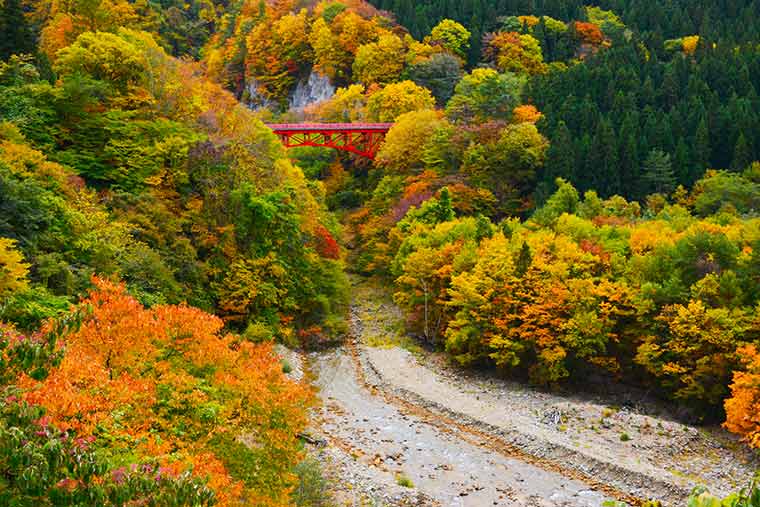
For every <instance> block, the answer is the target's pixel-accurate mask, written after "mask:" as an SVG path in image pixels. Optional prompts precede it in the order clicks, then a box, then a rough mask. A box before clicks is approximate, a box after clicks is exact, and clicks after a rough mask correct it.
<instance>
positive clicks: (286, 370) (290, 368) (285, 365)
mask: <svg viewBox="0 0 760 507" xmlns="http://www.w3.org/2000/svg"><path fill="white" fill-rule="evenodd" d="M280 363H281V364H282V372H283V373H284V374H285V375H287V374H288V373H291V372H292V371H293V365H292V364H290V362H289V361H288V360H287V359H283V360H282V361H280Z"/></svg>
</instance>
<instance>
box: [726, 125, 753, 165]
mask: <svg viewBox="0 0 760 507" xmlns="http://www.w3.org/2000/svg"><path fill="white" fill-rule="evenodd" d="M751 163H752V147H750V145H749V143H748V142H747V138H746V137H744V132H742V133H740V134H739V138H738V139H737V140H736V145H735V146H734V160H733V162H732V163H731V168H732V169H733V170H734V171H743V170H744V169H746V168H747V167H749V165H750V164H751Z"/></svg>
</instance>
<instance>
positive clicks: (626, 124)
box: [618, 113, 641, 197]
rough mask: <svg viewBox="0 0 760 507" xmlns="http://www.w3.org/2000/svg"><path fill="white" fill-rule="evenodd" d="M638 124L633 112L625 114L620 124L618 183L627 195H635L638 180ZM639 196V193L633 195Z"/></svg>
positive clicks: (639, 165) (639, 166)
mask: <svg viewBox="0 0 760 507" xmlns="http://www.w3.org/2000/svg"><path fill="white" fill-rule="evenodd" d="M638 130H639V129H638V124H637V120H636V118H635V116H634V114H633V113H630V114H627V115H626V116H625V119H624V120H623V124H622V125H621V126H620V133H619V135H618V141H619V142H620V152H619V155H618V166H619V168H620V184H621V186H622V187H623V191H624V192H625V193H626V194H627V195H635V194H636V192H635V190H636V188H637V185H638V182H639V170H640V168H641V163H640V159H639V145H638V141H637V140H638V138H639V134H638ZM635 196H636V197H639V195H635Z"/></svg>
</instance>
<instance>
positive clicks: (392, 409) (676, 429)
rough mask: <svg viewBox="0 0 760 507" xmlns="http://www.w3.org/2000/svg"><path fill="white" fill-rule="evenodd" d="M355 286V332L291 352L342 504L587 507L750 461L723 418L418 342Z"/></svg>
mask: <svg viewBox="0 0 760 507" xmlns="http://www.w3.org/2000/svg"><path fill="white" fill-rule="evenodd" d="M354 284H355V286H354V302H353V307H352V322H351V326H352V341H351V342H350V343H349V344H347V345H346V346H344V347H341V348H339V349H335V350H332V351H328V352H323V353H318V354H317V353H315V354H310V355H309V356H307V357H306V358H305V359H306V360H305V364H304V365H301V362H300V360H299V359H298V358H297V357H293V356H291V357H290V358H289V359H288V361H289V362H290V363H292V364H294V365H295V368H294V370H295V372H297V374H299V375H300V374H301V373H302V370H308V372H309V373H310V377H311V378H312V381H313V382H314V383H315V385H317V386H318V388H319V389H320V398H321V400H322V405H321V407H320V408H319V409H317V410H316V411H315V414H314V416H315V417H314V421H315V422H314V428H312V430H311V431H312V433H313V434H314V435H316V436H317V439H318V440H322V441H324V442H325V443H326V445H325V446H323V447H320V448H317V447H315V448H314V449H313V454H314V455H315V456H317V458H318V459H319V460H320V461H321V462H322V463H323V466H324V467H325V469H326V470H327V473H328V475H329V478H330V481H331V484H332V486H333V490H334V493H335V497H336V500H337V504H338V505H389V506H395V505H399V506H402V505H420V506H422V505H424V506H427V505H431V506H433V505H441V506H452V507H453V506H478V507H479V506H488V505H505V506H511V505H514V506H589V507H590V506H601V505H602V503H603V502H604V501H605V500H607V499H618V500H624V501H628V502H630V503H636V501H637V500H638V499H643V498H646V497H648V496H649V495H650V494H651V495H653V496H656V497H658V498H660V499H662V500H664V501H666V503H667V504H669V505H680V504H682V503H683V504H685V503H684V499H685V497H686V495H687V494H688V492H689V491H690V490H691V488H692V487H694V486H695V485H697V484H704V485H707V486H709V487H710V489H711V490H712V491H714V492H715V493H727V492H729V491H731V490H735V489H736V488H738V487H740V486H742V485H743V484H745V483H746V481H747V480H748V479H749V478H750V477H751V476H752V474H753V471H754V470H755V469H756V468H757V462H756V461H754V459H753V456H752V455H751V453H749V452H747V451H745V450H744V448H743V447H742V446H741V445H739V444H738V442H737V441H736V440H735V439H733V438H731V437H729V436H728V435H727V434H725V433H724V432H722V431H721V430H719V429H717V428H711V429H704V428H694V427H690V426H686V425H683V424H681V423H678V422H675V421H673V420H671V419H669V418H667V417H664V416H662V415H661V414H657V412H656V410H654V409H653V408H652V407H645V408H642V407H639V406H636V407H635V408H633V407H629V408H619V407H618V406H617V405H616V404H615V403H614V402H613V401H611V400H608V399H595V398H594V397H590V396H587V397H581V396H562V395H558V394H553V393H546V392H542V391H539V390H535V389H532V388H529V387H526V386H522V385H519V384H515V383H511V382H506V381H504V380H501V379H497V378H494V377H489V376H487V375H474V374H472V373H469V372H463V371H461V370H459V369H457V368H454V367H452V366H450V365H447V364H446V363H445V361H443V360H441V358H440V357H439V356H437V355H434V354H424V353H419V352H418V351H417V352H418V353H415V354H412V353H411V352H409V350H407V348H412V349H414V347H413V346H412V347H410V346H408V345H410V344H409V342H407V341H406V339H405V338H403V337H402V335H401V322H402V318H403V317H402V315H401V312H400V311H399V309H398V308H397V307H396V306H395V305H393V303H392V302H391V300H390V298H389V297H388V294H387V293H385V292H383V291H382V290H381V289H379V288H377V287H376V286H374V285H373V284H371V283H370V282H368V281H366V280H363V279H359V278H356V279H355V280H354ZM402 345H407V348H405V347H403V346H402Z"/></svg>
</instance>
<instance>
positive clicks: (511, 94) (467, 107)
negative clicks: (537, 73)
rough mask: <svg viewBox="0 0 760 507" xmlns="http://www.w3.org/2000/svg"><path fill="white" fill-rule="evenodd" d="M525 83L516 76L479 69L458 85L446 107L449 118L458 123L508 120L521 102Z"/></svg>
mask: <svg viewBox="0 0 760 507" xmlns="http://www.w3.org/2000/svg"><path fill="white" fill-rule="evenodd" d="M523 84H524V81H523V80H522V79H520V78H518V77H517V76H515V75H514V74H499V73H498V72H496V71H495V70H493V69H475V70H473V71H472V73H470V74H466V75H465V76H464V77H463V78H462V80H461V81H460V82H459V84H457V86H456V88H455V90H454V96H453V97H451V100H449V102H448V104H447V105H446V115H447V116H448V117H449V119H451V120H452V121H454V122H464V123H470V122H484V121H487V120H489V119H495V120H508V119H509V118H510V117H511V116H512V110H513V109H514V108H515V106H516V105H517V104H518V103H519V101H520V95H521V94H522V88H523Z"/></svg>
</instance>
